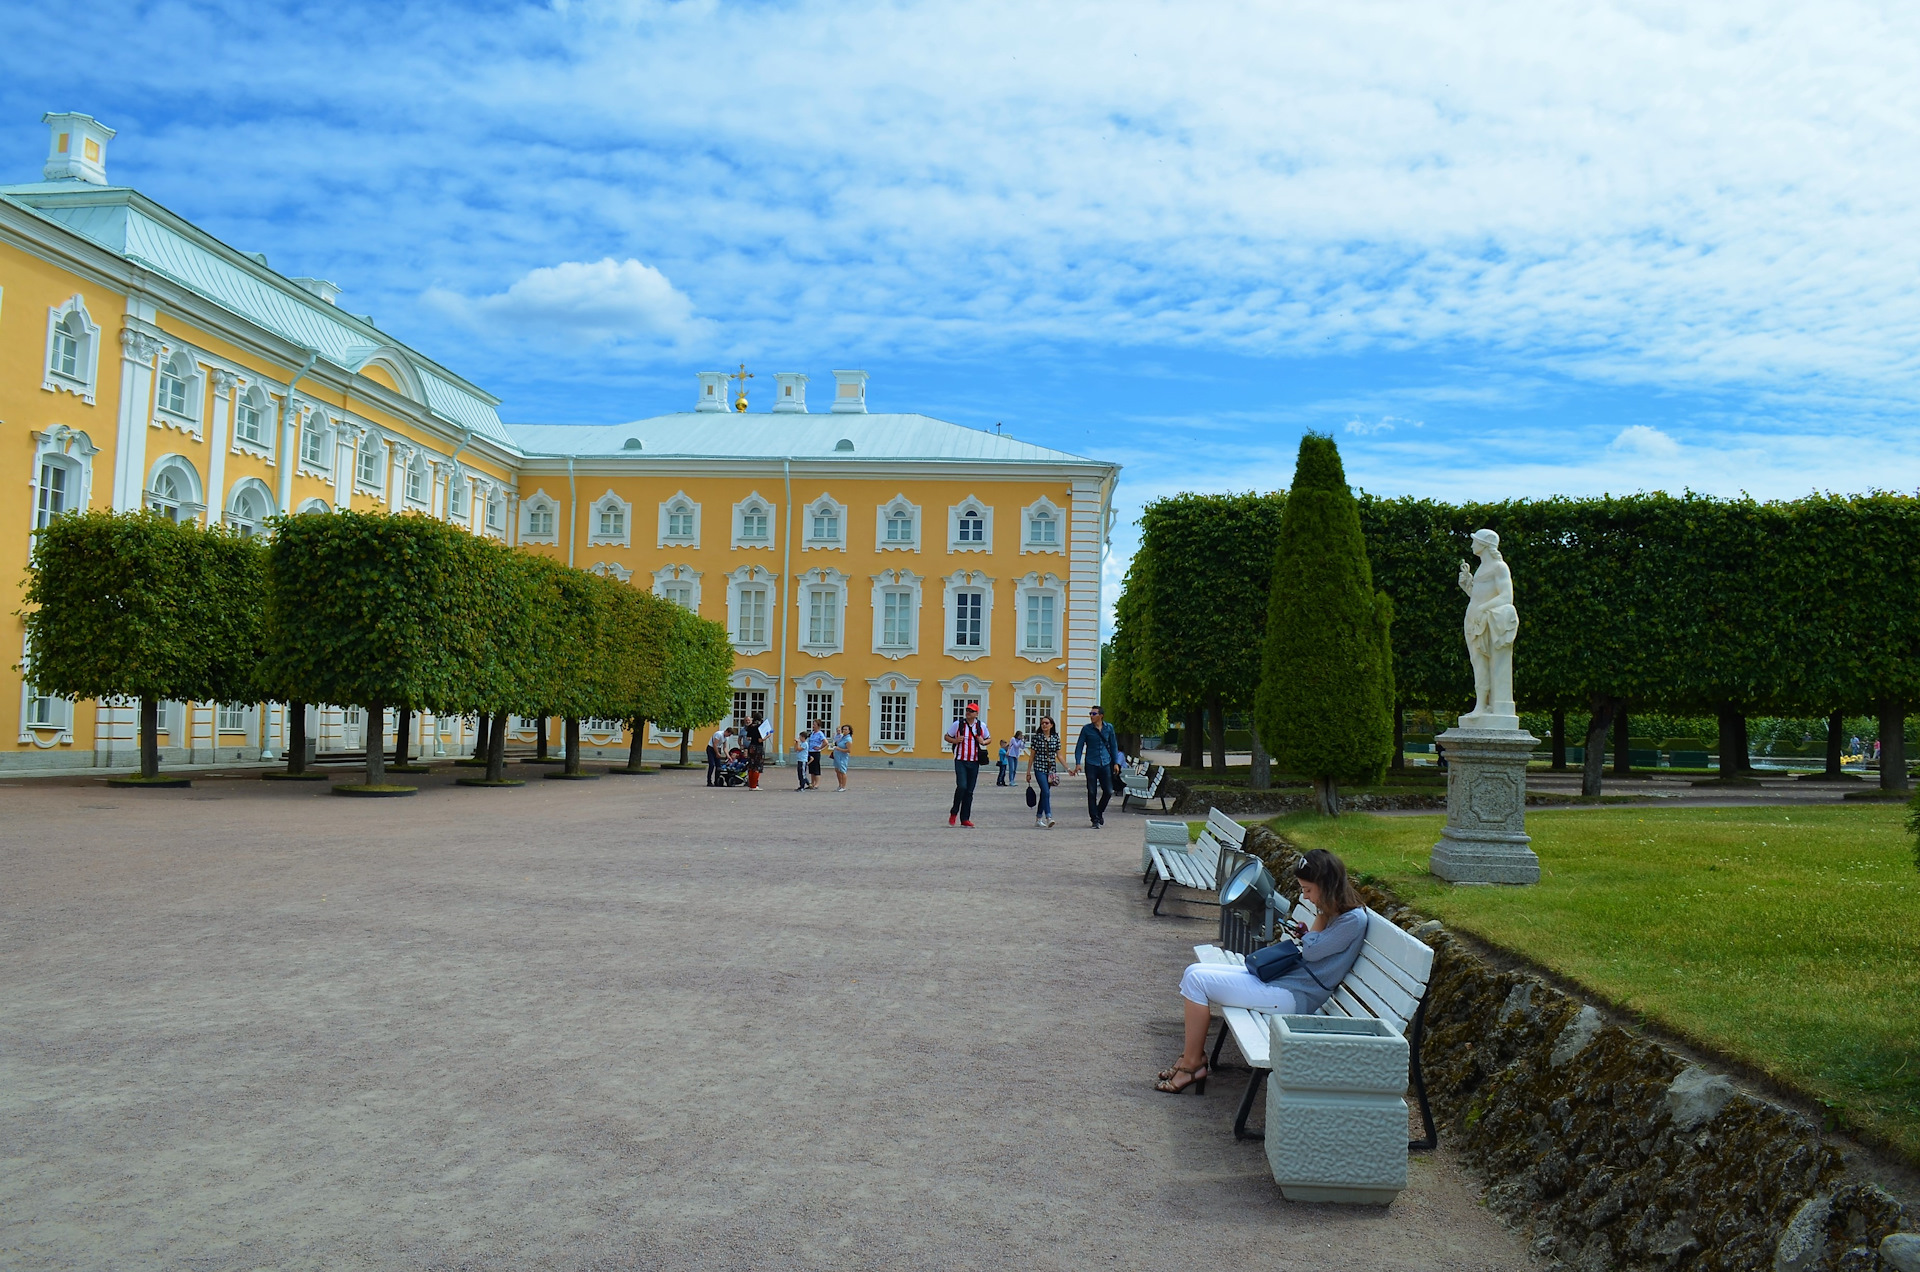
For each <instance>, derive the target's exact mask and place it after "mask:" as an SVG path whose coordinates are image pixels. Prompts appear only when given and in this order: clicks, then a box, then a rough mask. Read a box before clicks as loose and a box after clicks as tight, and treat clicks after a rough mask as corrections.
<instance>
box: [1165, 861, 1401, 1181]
mask: <svg viewBox="0 0 1920 1272" xmlns="http://www.w3.org/2000/svg"><path fill="white" fill-rule="evenodd" d="M1314 914H1315V911H1314V908H1313V905H1312V903H1310V902H1309V901H1308V900H1307V899H1306V898H1305V897H1302V898H1301V899H1300V901H1299V903H1298V904H1297V905H1295V906H1294V907H1293V912H1292V914H1291V915H1289V917H1290V918H1292V919H1293V920H1295V921H1296V922H1300V923H1305V924H1307V925H1309V926H1311V925H1312V923H1313V919H1314ZM1193 952H1194V955H1195V956H1196V957H1197V958H1198V959H1199V961H1200V962H1202V963H1232V964H1236V965H1238V964H1244V963H1245V962H1246V961H1247V960H1246V956H1245V955H1243V954H1235V953H1232V952H1230V951H1227V950H1223V949H1221V948H1220V947H1219V946H1218V945H1196V946H1194V947H1193ZM1432 975H1433V950H1432V949H1431V948H1429V947H1428V946H1427V945H1425V944H1423V943H1422V942H1421V941H1419V940H1417V939H1416V938H1414V937H1413V936H1412V935H1410V934H1409V933H1407V932H1403V931H1402V930H1400V929H1399V928H1397V927H1395V926H1394V925H1393V924H1391V923H1389V922H1387V920H1385V919H1383V918H1381V917H1380V916H1379V915H1377V914H1375V913H1373V912H1372V911H1371V910H1369V911H1368V912H1367V935H1366V939H1365V941H1364V942H1363V943H1362V944H1361V947H1360V961H1359V962H1357V963H1355V964H1354V965H1353V970H1352V971H1351V972H1349V973H1347V978H1346V979H1345V980H1343V981H1341V982H1340V985H1339V988H1337V989H1336V990H1334V993H1333V996H1332V997H1331V998H1329V999H1327V1001H1326V1002H1325V1003H1324V1004H1323V1005H1322V1006H1321V1008H1320V1010H1319V1011H1318V1012H1316V1013H1315V1014H1316V1015H1321V1016H1349V1017H1354V1018H1359V1019H1365V1018H1368V1017H1371V1018H1373V1019H1375V1020H1380V1021H1383V1022H1385V1023H1386V1024H1387V1025H1388V1027H1390V1028H1391V1029H1392V1030H1393V1031H1394V1032H1395V1033H1397V1034H1400V1035H1401V1036H1403V1037H1405V1038H1406V1039H1407V1050H1408V1052H1409V1063H1410V1066H1411V1067H1410V1070H1409V1073H1410V1076H1411V1078H1412V1081H1413V1091H1414V1095H1415V1096H1416V1097H1417V1098H1418V1100H1419V1102H1420V1121H1421V1125H1422V1126H1423V1127H1424V1128H1425V1130H1426V1138H1425V1139H1424V1140H1414V1141H1413V1142H1412V1143H1410V1144H1408V1145H1407V1147H1408V1148H1409V1149H1415V1150H1424V1149H1430V1148H1432V1147H1433V1146H1434V1145H1435V1144H1437V1143H1438V1142H1439V1136H1438V1134H1437V1133H1436V1132H1435V1130H1434V1128H1433V1109H1432V1107H1431V1106H1430V1105H1429V1104H1428V1103H1427V1083H1426V1079H1425V1077H1423V1076H1422V1075H1421V1072H1420V1040H1421V1037H1422V1035H1423V1033H1424V1031H1425V1024H1426V1016H1427V981H1428V978H1430V977H1431V976H1432ZM1220 1015H1221V1024H1220V1037H1219V1038H1218V1040H1216V1041H1215V1042H1214V1044H1213V1055H1212V1058H1211V1060H1210V1062H1209V1063H1208V1066H1207V1067H1208V1068H1209V1069H1211V1068H1213V1066H1214V1065H1216V1064H1218V1063H1219V1061H1220V1048H1221V1047H1222V1046H1224V1045H1225V1044H1226V1041H1227V1035H1228V1034H1229V1033H1231V1034H1232V1035H1233V1041H1234V1045H1235V1046H1237V1047H1239V1048H1240V1054H1241V1055H1242V1056H1244V1057H1245V1058H1246V1061H1247V1067H1248V1068H1250V1069H1252V1070H1253V1077H1252V1079H1251V1080H1250V1081H1249V1082H1248V1083H1247V1093H1246V1095H1245V1096H1244V1097H1243V1098H1242V1099H1241V1101H1240V1112H1239V1114H1238V1115H1237V1116H1236V1117H1235V1118H1234V1121H1233V1133H1234V1135H1235V1136H1236V1137H1237V1138H1240V1139H1246V1138H1248V1136H1247V1117H1248V1115H1249V1114H1251V1113H1252V1112H1253V1101H1254V1099H1255V1097H1256V1096H1258V1095H1259V1093H1260V1088H1261V1087H1262V1086H1263V1085H1265V1083H1266V1080H1267V1075H1268V1074H1269V1073H1271V1072H1272V1071H1273V1058H1272V1056H1271V1055H1270V1054H1269V1047H1270V1045H1271V1036H1272V1035H1271V1033H1270V1031H1269V1028H1268V1023H1267V1022H1268V1021H1269V1020H1271V1019H1272V1015H1271V1013H1268V1012H1263V1011H1253V1010H1251V1009H1248V1008H1245V1007H1223V1008H1221V1009H1220ZM1409 1027H1411V1030H1412V1032H1411V1034H1409V1032H1408V1030H1409Z"/></svg>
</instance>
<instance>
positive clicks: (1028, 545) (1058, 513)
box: [1020, 495, 1067, 557]
mask: <svg viewBox="0 0 1920 1272" xmlns="http://www.w3.org/2000/svg"><path fill="white" fill-rule="evenodd" d="M1036 512H1045V513H1048V514H1050V515H1051V516H1052V517H1053V523H1054V525H1055V527H1057V529H1058V532H1059V538H1058V539H1056V540H1055V541H1054V542H1052V543H1036V542H1034V541H1033V540H1032V539H1030V538H1028V535H1029V534H1030V533H1031V532H1032V530H1033V515H1034V514H1035V513H1036ZM1020 551H1021V552H1022V553H1023V554H1024V553H1028V552H1042V553H1050V554H1052V555H1054V556H1062V557H1063V556H1065V555H1066V554H1067V514H1066V511H1065V510H1064V509H1062V508H1061V507H1060V505H1059V504H1057V503H1055V502H1053V500H1051V499H1049V498H1047V497H1046V496H1045V495H1042V496H1040V497H1039V498H1038V499H1036V500H1034V501H1033V502H1032V503H1030V504H1028V505H1027V506H1026V507H1024V508H1022V509H1021V510H1020Z"/></svg>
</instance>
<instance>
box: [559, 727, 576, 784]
mask: <svg viewBox="0 0 1920 1272" xmlns="http://www.w3.org/2000/svg"><path fill="white" fill-rule="evenodd" d="M566 728H567V766H566V768H564V769H562V770H561V772H563V773H578V772H579V771H580V717H579V716H568V717H567V725H566Z"/></svg>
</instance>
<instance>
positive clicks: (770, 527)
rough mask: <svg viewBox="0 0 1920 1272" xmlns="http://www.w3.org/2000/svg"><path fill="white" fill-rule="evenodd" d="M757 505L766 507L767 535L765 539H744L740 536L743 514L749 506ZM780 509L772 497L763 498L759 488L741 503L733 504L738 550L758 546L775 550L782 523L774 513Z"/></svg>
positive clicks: (734, 541)
mask: <svg viewBox="0 0 1920 1272" xmlns="http://www.w3.org/2000/svg"><path fill="white" fill-rule="evenodd" d="M755 506H758V507H761V508H764V509H766V512H767V537H766V538H765V539H742V538H741V537H740V527H741V522H742V518H743V515H744V514H745V512H746V510H747V509H748V508H751V507H755ZM779 510H780V506H779V505H778V504H776V503H774V502H773V500H771V499H766V498H762V497H761V494H760V492H759V491H757V490H755V491H751V492H749V493H748V495H747V497H746V498H745V499H742V500H741V501H740V502H739V503H737V504H735V505H733V546H734V548H735V549H736V550H741V549H746V550H752V549H756V548H765V549H766V550H767V551H769V552H771V551H773V549H774V548H775V547H776V546H777V545H778V543H779V540H780V523H779V522H778V520H776V518H775V515H774V514H776V513H777V512H779Z"/></svg>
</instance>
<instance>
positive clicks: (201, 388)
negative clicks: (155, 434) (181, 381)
mask: <svg viewBox="0 0 1920 1272" xmlns="http://www.w3.org/2000/svg"><path fill="white" fill-rule="evenodd" d="M175 358H180V359H183V360H184V361H185V362H186V364H187V374H186V377H185V380H186V386H187V409H186V410H185V411H175V410H173V409H172V408H170V407H165V406H162V405H160V377H161V376H162V375H164V374H166V373H167V368H168V366H169V365H171V364H172V362H173V360H174V359H175ZM206 398H207V368H206V367H205V366H203V365H202V364H201V362H200V357H199V354H198V353H197V352H196V351H194V350H193V349H191V348H188V347H186V346H181V347H180V348H177V349H176V348H170V347H168V346H165V345H162V346H161V348H160V360H159V361H158V362H156V363H155V364H154V368H153V427H155V428H170V429H173V430H174V431H176V432H180V433H185V434H186V435H187V436H189V437H191V438H194V439H195V440H198V439H199V437H200V420H201V416H202V415H203V414H205V407H206Z"/></svg>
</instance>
